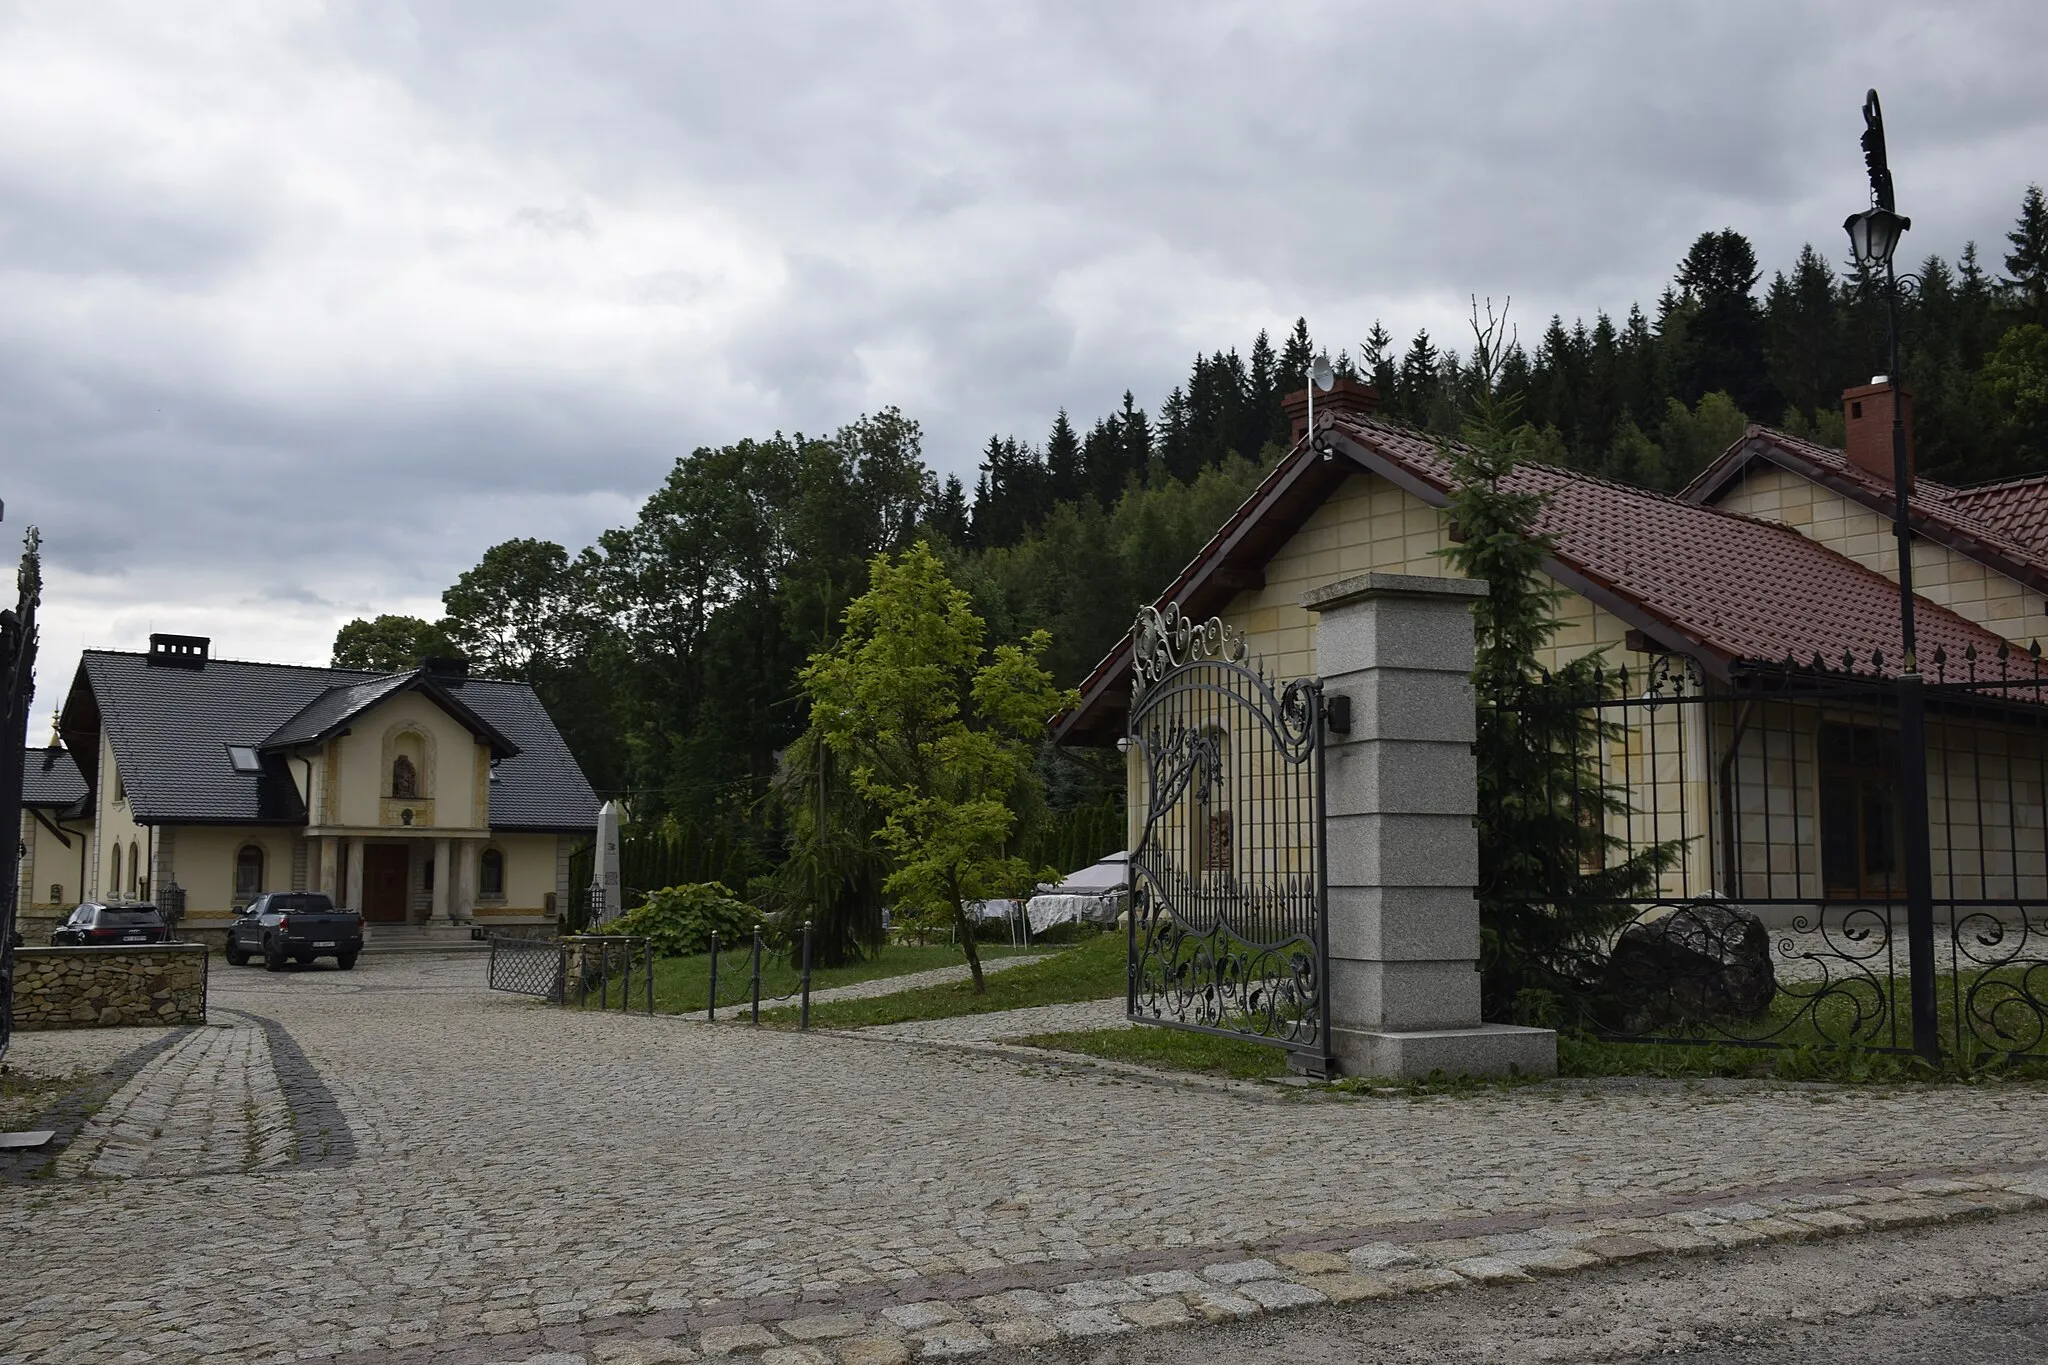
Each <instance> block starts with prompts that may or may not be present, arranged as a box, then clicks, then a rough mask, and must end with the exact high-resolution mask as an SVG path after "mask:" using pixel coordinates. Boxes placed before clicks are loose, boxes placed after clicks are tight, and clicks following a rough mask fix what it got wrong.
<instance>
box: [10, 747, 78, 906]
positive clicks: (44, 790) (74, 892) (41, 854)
mask: <svg viewBox="0 0 2048 1365" xmlns="http://www.w3.org/2000/svg"><path fill="white" fill-rule="evenodd" d="M22 757H23V762H22V765H21V884H20V887H19V889H18V892H17V896H16V900H15V904H16V905H18V906H21V907H23V908H24V909H26V910H28V911H29V912H30V913H31V914H33V913H35V912H36V911H37V910H38V909H39V908H41V907H44V906H52V907H54V906H58V905H62V906H64V907H65V909H67V910H68V909H69V908H70V907H71V906H72V905H75V904H76V903H77V902H78V900H79V898H80V897H81V895H82V894H83V893H82V892H81V891H80V888H81V887H83V886H84V885H85V869H86V856H87V854H88V852H89V851H90V850H91V847H92V824H91V821H90V818H89V812H90V806H89V804H88V802H87V801H86V791H85V778H84V776H83V775H82V774H81V773H80V772H79V771H78V765H77V764H76V763H74V762H72V761H71V755H70V753H69V752H67V751H66V750H65V749H64V748H63V746H61V745H58V744H52V745H50V746H49V747H48V748H46V749H37V748H31V749H29V751H28V752H27V753H26V754H24V755H23V756H22Z"/></svg>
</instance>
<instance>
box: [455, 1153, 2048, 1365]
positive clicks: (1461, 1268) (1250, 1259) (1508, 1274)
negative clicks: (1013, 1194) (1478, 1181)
mask: <svg viewBox="0 0 2048 1365" xmlns="http://www.w3.org/2000/svg"><path fill="white" fill-rule="evenodd" d="M1706 1198H1707V1199H1711V1196H1708V1197H1706ZM2042 1207H2048V1170H2044V1169H2028V1170H2025V1171H2019V1172H2010V1173H2006V1174H1978V1175H1972V1176H1966V1177H1965V1176H1957V1177H1949V1176H1921V1177H1914V1178H1908V1179H1904V1180H1899V1181H1897V1182H1896V1183H1891V1184H1886V1183H1882V1182H1880V1181H1874V1180H1873V1181H1869V1182H1857V1181H1846V1182H1842V1187H1841V1188H1840V1189H1838V1190H1834V1191H1831V1192H1818V1193H1800V1194H1776V1195H1760V1194H1755V1193H1751V1194H1749V1195H1747V1196H1745V1195H1744V1194H1742V1193H1740V1192H1737V1193H1733V1194H1731V1195H1729V1196H1728V1197H1727V1198H1726V1199H1725V1200H1724V1201H1723V1202H1720V1203H1711V1202H1705V1200H1704V1199H1703V1200H1702V1201H1700V1202H1698V1203H1696V1205H1695V1206H1694V1207H1688V1208H1684V1209H1680V1210H1677V1211H1674V1212H1667V1213H1661V1214H1655V1215H1651V1216H1637V1217H1586V1216H1573V1217H1564V1218H1559V1219H1556V1220H1554V1221H1551V1222H1546V1223H1539V1224H1535V1225H1533V1226H1528V1227H1525V1228H1522V1229H1520V1230H1516V1231H1511V1232H1502V1233H1493V1234H1481V1235H1476V1236H1468V1237H1450V1238H1443V1239H1439V1240H1434V1241H1413V1240H1410V1241H1395V1240H1386V1241H1372V1242H1366V1243H1363V1244H1360V1245H1354V1246H1349V1247H1342V1248H1335V1249H1329V1250H1300V1251H1273V1252H1267V1253H1266V1254H1264V1255H1259V1256H1254V1255H1247V1254H1243V1253H1240V1254H1239V1255H1238V1256H1236V1257H1235V1258H1232V1257H1230V1256H1228V1255H1227V1254H1221V1253H1219V1254H1217V1256H1216V1259H1214V1260H1213V1261H1211V1262H1210V1263H1208V1264H1205V1265H1199V1266H1190V1267H1189V1268H1186V1269H1177V1270H1162V1271H1154V1272H1150V1273H1141V1274H1131V1275H1124V1276H1115V1277H1110V1278H1100V1277H1098V1278H1092V1279H1083V1280H1075V1281H1071V1282H1068V1283H1064V1284H1054V1285H1050V1286H1048V1287H1046V1288H1042V1289H1010V1290H1006V1291H1002V1292H997V1293H981V1294H977V1295H973V1296H971V1297H970V1296H964V1295H963V1296H960V1297H955V1298H950V1299H948V1298H926V1299H923V1300H922V1301H913V1300H910V1299H908V1298H907V1297H906V1299H905V1300H903V1301H898V1302H894V1303H889V1304H887V1305H885V1306H880V1307H873V1306H869V1307H867V1308H865V1309H863V1308H856V1307H851V1306H848V1305H845V1304H829V1303H818V1304H812V1305H808V1306H806V1305H797V1304H785V1305H782V1308H783V1310H784V1311H782V1312H781V1313H779V1314H777V1313H771V1314H765V1315H763V1314H757V1313H755V1312H749V1311H747V1308H746V1305H744V1304H742V1303H726V1304H721V1305H718V1306H717V1307H718V1309H722V1310H723V1312H722V1313H720V1314H718V1316H719V1318H720V1320H719V1321H716V1322H713V1321H704V1320H702V1319H700V1321H702V1325H701V1326H698V1327H696V1329H695V1330H694V1331H684V1332H681V1333H674V1332H671V1333H668V1334H660V1333H658V1332H657V1331H649V1330H647V1329H650V1328H654V1327H655V1326H656V1323H655V1321H654V1320H652V1319H658V1318H660V1317H663V1316H667V1315H660V1314H657V1315H652V1319H650V1320H645V1321H642V1322H641V1323H639V1324H637V1325H639V1326H640V1327H641V1328H642V1331H641V1332H638V1333H636V1332H635V1331H634V1330H633V1326H634V1325H636V1324H635V1320H634V1319H632V1318H630V1317H624V1316H614V1317H608V1318H600V1319H593V1320H592V1321H593V1322H604V1323H616V1324H618V1325H619V1327H620V1329H621V1330H618V1331H614V1332H611V1333H608V1334H607V1335H604V1336H599V1337H591V1338H587V1339H586V1340H585V1341H584V1342H583V1343H582V1349H581V1350H580V1351H579V1350H566V1351H565V1350H564V1349H563V1345H555V1346H553V1347H551V1348H542V1349H541V1352H540V1354H538V1355H535V1354H527V1355H525V1356H519V1355H504V1356H501V1357H497V1358H496V1359H500V1360H503V1361H505V1362H507V1365H510V1363H511V1362H515V1361H522V1360H523V1361H527V1362H538V1361H541V1360H547V1361H560V1362H562V1363H563V1365H581V1363H582V1362H586V1361H587V1362H590V1363H591V1365H656V1363H657V1362H666V1361H690V1360H697V1359H700V1358H712V1359H718V1358H727V1357H731V1358H738V1359H751V1358H758V1359H759V1361H760V1362H761V1365H834V1363H835V1362H836V1365H902V1363H903V1362H908V1361H911V1360H928V1359H943V1358H951V1357H955V1356H969V1355H976V1354H979V1353H981V1352H984V1351H988V1350H992V1349H995V1348H996V1347H999V1346H1030V1345H1040V1344H1045V1343H1050V1342H1055V1341H1062V1340H1076V1339H1081V1338H1089V1337H1099V1336H1109V1335H1114V1334H1120V1333H1125V1332H1133V1331H1160V1330H1169V1329H1174V1328H1180V1327H1186V1326H1192V1325H1197V1324H1201V1323H1213V1322H1241V1321H1247V1320H1250V1319H1253V1318H1259V1317H1263V1316H1265V1315H1267V1314H1270V1313H1280V1312H1287V1311H1290V1310H1293V1309H1299V1308H1309V1307H1314V1306H1318V1305H1324V1304H1346V1303H1356V1302H1360V1301H1362V1300H1366V1299H1382V1298H1392V1297H1396V1296H1402V1295H1410V1294H1430V1293H1437V1292H1440V1291H1444V1290H1451V1289H1464V1288H1471V1287H1474V1286H1485V1285H1495V1284H1521V1283H1527V1282H1529V1281H1531V1280H1533V1279H1535V1278H1537V1277H1539V1276H1558V1275H1570V1274H1575V1273H1577V1272H1579V1271H1584V1270H1592V1269H1596V1268H1598V1267H1600V1266H1604V1265H1615V1264H1621V1263H1624V1262H1629V1261H1636V1260H1642V1259H1645V1258H1648V1257H1655V1256H1683V1255H1694V1254H1700V1253H1711V1252H1719V1251H1723V1250H1730V1249H1734V1248H1739V1247H1747V1246H1759V1245H1763V1244H1766V1243H1771V1242H1805V1241H1817V1240H1819V1239H1821V1238H1828V1237H1838V1236H1845V1235H1848V1234H1851V1233H1859V1232H1865V1231H1872V1230H1884V1229H1890V1228H1908V1227H1925V1226H1931V1225H1934V1224H1940V1223H1948V1222H1953V1221H1956V1220H1960V1219H1971V1218H1990V1217H1995V1216H1997V1215H2000V1214H2006V1213H2017V1212H2021V1211H2024V1210H2028V1209H2038V1208H2042ZM1387 1232H1388V1234H1389V1236H1390V1237H1394V1236H1398V1235H1399V1234H1400V1233H1401V1229H1400V1228H1398V1227H1393V1228H1389V1229H1387ZM912 1292H913V1293H914V1292H915V1291H914V1290H913V1291H912ZM704 1306H705V1307H706V1308H707V1309H709V1308H711V1307H712V1305H709V1304H707V1305H704ZM790 1310H795V1311H790ZM451 1344H452V1343H451ZM564 1344H566V1343H564ZM505 1347H507V1348H511V1349H515V1350H516V1349H517V1348H516V1347H512V1345H511V1343H509V1342H508V1343H505Z"/></svg>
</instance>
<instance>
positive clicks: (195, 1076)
mask: <svg viewBox="0 0 2048 1365" xmlns="http://www.w3.org/2000/svg"><path fill="white" fill-rule="evenodd" d="M215 1013H216V1014H218V1013H219V1011H216V1012H215ZM294 1137H295V1130H294V1126H293V1123H292V1115H291V1112H290V1110H289V1109H287V1108H286V1106H285V1102H284V1092H283V1091H282V1089H280V1088H279V1086H278V1081H277V1071H276V1069H275V1066H274V1065H273V1063H272V1060H271V1055H270V1044H269V1042H268V1040H267V1039H266V1038H265V1037H264V1031H263V1029H262V1027H261V1026H260V1025H258V1024H255V1023H251V1022H245V1021H235V1020H230V1021H226V1022H218V1023H216V1024H214V1025H213V1026H212V1027H210V1028H201V1029H194V1030H193V1031H192V1032H191V1033H190V1034H188V1035H186V1036H185V1037H184V1038H183V1039H181V1040H179V1041H178V1042H177V1043H175V1044H173V1045H172V1046H171V1047H169V1048H167V1049H165V1050H164V1051H163V1052H161V1053H159V1054H157V1056H155V1057H154V1058H152V1059H151V1060H150V1061H149V1062H148V1063H147V1064H146V1065H144V1066H143V1068H142V1069H141V1070H140V1071H137V1072H136V1073H135V1075H134V1077H133V1078H132V1079H130V1080H129V1082H128V1083H127V1084H126V1085H124V1086H122V1087H121V1088H120V1089H119V1090H118V1091H116V1092H115V1093H114V1095H113V1097H112V1098H111V1099H109V1100H108V1101H107V1102H106V1104H105V1105H104V1106H102V1107H101V1109H100V1110H99V1112H98V1113H96V1114H95V1115H93V1117H92V1118H91V1119H90V1120H89V1121H88V1122H87V1123H86V1125H85V1127H84V1128H83V1130H81V1131H80V1132H79V1134H78V1135H77V1137H75V1138H73V1139H72V1141H71V1144H70V1146H69V1147H67V1148H66V1149H65V1150H64V1152H63V1154H62V1155H61V1156H59V1157H58V1159H57V1174H58V1175H59V1176H60V1177H74V1178H75V1177H79V1176H94V1177H101V1178H104V1177H108V1176H163V1175H192V1174H201V1173H224V1172H230V1171H245V1170H268V1169H271V1168H274V1167H277V1166H281V1165H283V1164H284V1163H285V1162H287V1161H289V1160H291V1158H292V1156H293V1153H294V1151H295V1149H296V1143H295V1141H294Z"/></svg>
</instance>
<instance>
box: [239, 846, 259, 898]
mask: <svg viewBox="0 0 2048 1365" xmlns="http://www.w3.org/2000/svg"><path fill="white" fill-rule="evenodd" d="M262 894H263V850H262V849H261V848H258V847H257V846H256V845H255V844H243V845H242V847H241V849H240V850H239V851H238V852H237V853H236V854H235V903H236V904H238V905H247V904H248V903H249V902H250V901H253V900H255V899H256V898H257V897H258V896H260V895H262Z"/></svg>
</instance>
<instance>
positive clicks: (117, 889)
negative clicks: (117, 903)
mask: <svg viewBox="0 0 2048 1365" xmlns="http://www.w3.org/2000/svg"><path fill="white" fill-rule="evenodd" d="M112 873H113V875H112V876H110V877H108V878H107V898H108V899H109V900H119V899H120V898H121V846H120V845H119V844H115V845H114V866H113V868H112Z"/></svg>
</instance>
